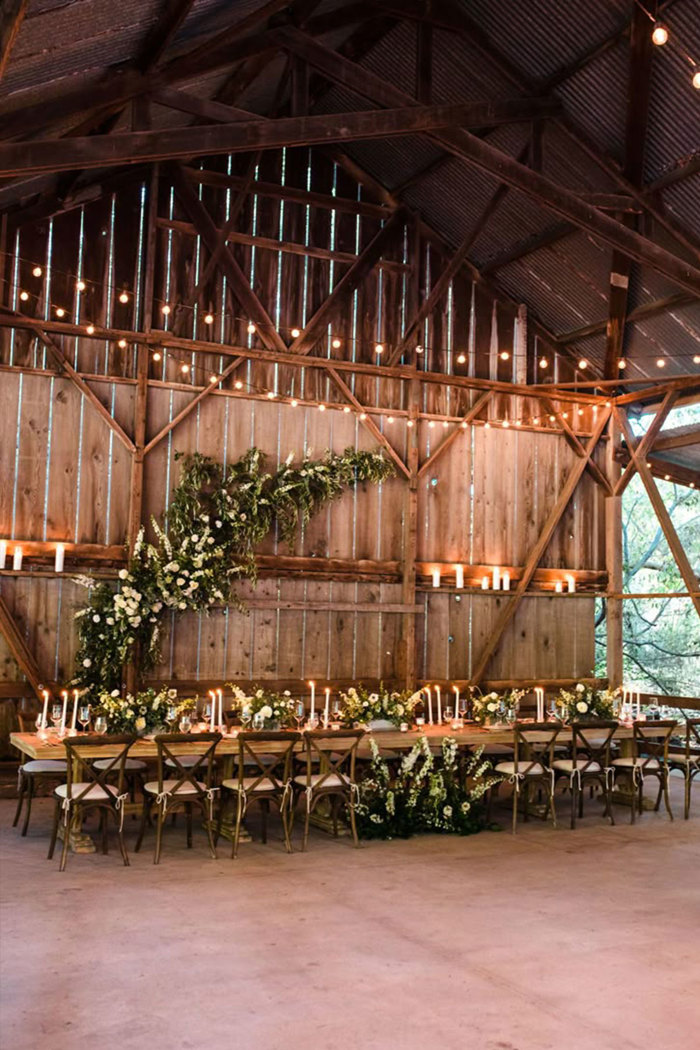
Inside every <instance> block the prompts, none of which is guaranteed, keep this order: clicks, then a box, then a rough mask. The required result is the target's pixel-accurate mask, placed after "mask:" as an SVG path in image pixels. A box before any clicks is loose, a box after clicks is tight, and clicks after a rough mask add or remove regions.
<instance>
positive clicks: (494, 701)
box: [472, 689, 525, 726]
mask: <svg viewBox="0 0 700 1050" xmlns="http://www.w3.org/2000/svg"><path fill="white" fill-rule="evenodd" d="M524 696H525V690H524V689H510V690H509V691H508V692H506V693H500V694H499V693H495V692H492V693H486V695H482V696H474V697H472V711H473V718H474V721H475V722H478V723H480V724H481V725H485V726H488V725H498V724H500V723H502V722H513V721H515V718H516V716H517V713H518V704H519V703H520V701H521V700H522V698H523V697H524Z"/></svg>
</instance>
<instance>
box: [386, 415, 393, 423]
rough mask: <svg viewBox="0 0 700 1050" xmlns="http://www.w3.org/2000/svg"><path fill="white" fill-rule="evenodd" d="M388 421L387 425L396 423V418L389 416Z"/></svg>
mask: <svg viewBox="0 0 700 1050" xmlns="http://www.w3.org/2000/svg"><path fill="white" fill-rule="evenodd" d="M386 421H387V423H393V422H394V417H393V416H387V420H386Z"/></svg>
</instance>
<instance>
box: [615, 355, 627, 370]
mask: <svg viewBox="0 0 700 1050" xmlns="http://www.w3.org/2000/svg"><path fill="white" fill-rule="evenodd" d="M617 367H618V368H627V362H626V361H625V359H624V357H621V358H620V360H619V361H618V362H617Z"/></svg>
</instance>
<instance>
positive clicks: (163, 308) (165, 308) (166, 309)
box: [160, 303, 170, 317]
mask: <svg viewBox="0 0 700 1050" xmlns="http://www.w3.org/2000/svg"><path fill="white" fill-rule="evenodd" d="M160 312H161V313H163V314H165V316H166V317H167V316H168V314H169V313H170V307H169V306H168V304H167V303H165V304H164V306H161V308H160Z"/></svg>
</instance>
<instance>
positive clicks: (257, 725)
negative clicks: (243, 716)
mask: <svg viewBox="0 0 700 1050" xmlns="http://www.w3.org/2000/svg"><path fill="white" fill-rule="evenodd" d="M264 727H265V719H264V718H263V716H262V714H261V712H260V711H256V712H255V714H254V715H253V729H255V730H260V729H263V728H264Z"/></svg>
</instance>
